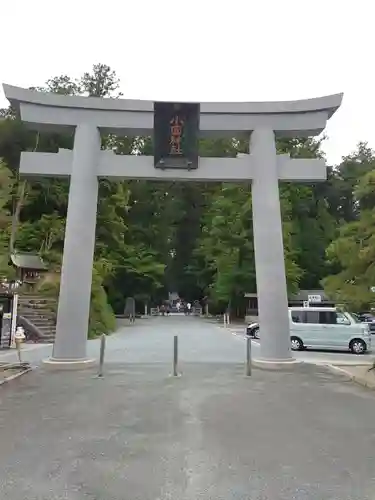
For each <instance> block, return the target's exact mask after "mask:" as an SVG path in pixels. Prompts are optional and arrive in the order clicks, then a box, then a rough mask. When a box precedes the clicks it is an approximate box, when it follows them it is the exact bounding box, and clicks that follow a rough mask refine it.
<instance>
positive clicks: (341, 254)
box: [324, 170, 375, 309]
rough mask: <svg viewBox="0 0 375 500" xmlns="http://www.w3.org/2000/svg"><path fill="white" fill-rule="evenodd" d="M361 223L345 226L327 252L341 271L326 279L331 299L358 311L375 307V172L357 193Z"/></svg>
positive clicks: (368, 174)
mask: <svg viewBox="0 0 375 500" xmlns="http://www.w3.org/2000/svg"><path fill="white" fill-rule="evenodd" d="M353 200H355V202H356V204H357V206H358V209H356V210H358V212H357V220H354V221H351V222H348V223H346V224H344V225H343V226H342V227H341V228H340V230H339V234H338V237H337V238H336V239H335V240H334V241H333V242H332V243H331V244H330V246H329V247H328V249H327V257H328V259H330V261H331V262H332V264H333V265H335V266H336V269H337V270H338V271H337V272H336V273H335V274H332V275H330V276H328V277H327V278H325V280H324V287H325V289H326V291H327V293H328V294H329V295H331V296H332V297H334V298H335V299H336V300H338V301H340V302H343V303H346V304H348V305H350V306H351V307H353V308H354V309H362V308H365V309H366V308H368V307H374V305H375V295H374V294H373V293H372V292H371V287H373V286H375V170H373V171H370V172H368V173H367V174H365V175H364V176H363V177H362V178H361V179H360V181H359V183H358V185H357V187H356V188H355V189H354V190H353Z"/></svg>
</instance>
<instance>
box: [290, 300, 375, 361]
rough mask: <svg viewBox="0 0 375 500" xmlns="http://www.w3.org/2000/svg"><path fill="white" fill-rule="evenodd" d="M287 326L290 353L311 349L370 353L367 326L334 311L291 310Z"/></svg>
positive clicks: (316, 309)
mask: <svg viewBox="0 0 375 500" xmlns="http://www.w3.org/2000/svg"><path fill="white" fill-rule="evenodd" d="M289 324H290V340H291V344H292V345H291V347H292V349H293V350H294V351H300V350H302V349H305V348H307V347H311V348H314V349H334V350H349V351H351V352H353V353H354V354H363V353H364V352H366V351H370V350H371V333H370V330H369V327H368V325H367V324H364V323H361V322H360V321H359V320H358V319H357V318H355V317H354V316H353V315H351V314H349V313H347V312H341V311H338V310H336V309H335V308H334V307H291V308H289Z"/></svg>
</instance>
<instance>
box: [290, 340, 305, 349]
mask: <svg viewBox="0 0 375 500" xmlns="http://www.w3.org/2000/svg"><path fill="white" fill-rule="evenodd" d="M290 342H291V344H292V345H291V347H292V351H302V349H303V342H302V340H301V339H300V338H299V337H291V338H290Z"/></svg>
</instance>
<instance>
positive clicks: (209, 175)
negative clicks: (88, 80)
mask: <svg viewBox="0 0 375 500" xmlns="http://www.w3.org/2000/svg"><path fill="white" fill-rule="evenodd" d="M4 90H5V94H6V96H7V98H8V99H9V100H10V102H11V104H12V105H13V106H14V107H15V109H17V110H18V111H19V113H20V115H21V118H22V120H23V121H24V122H26V123H27V124H28V125H29V126H31V127H32V128H34V129H37V130H38V129H40V130H46V129H47V130H67V129H68V130H69V129H70V130H74V131H75V140H74V148H73V151H70V150H60V151H59V152H58V153H31V152H25V153H22V155H21V164H20V174H21V175H23V176H28V177H30V176H46V177H70V190H69V203H68V213H67V222H66V230H65V243H64V257H63V266H62V273H61V285H60V298H59V306H58V318H57V328H56V339H55V345H54V351H53V357H52V358H51V359H49V360H47V361H46V362H47V364H48V365H49V366H58V367H67V368H71V367H82V366H86V365H88V364H90V363H91V362H92V361H93V360H91V359H88V358H87V353H86V345H87V329H88V321H89V307H90V292H91V280H92V265H93V255H94V246H95V226H96V214H97V198H98V178H108V179H111V180H123V179H150V180H161V181H165V180H173V181H179V180H180V181H196V182H197V181H198V182H209V181H213V182H252V203H253V228H254V248H255V267H256V275H257V295H258V305H259V317H260V324H261V356H260V360H259V362H260V363H261V364H262V365H263V366H269V367H278V366H281V365H285V364H289V363H290V362H293V358H292V356H291V352H290V339H289V322H288V300H287V288H286V279H285V264H284V246H283V237H282V224H281V214H280V201H279V188H278V183H279V181H288V182H290V181H294V182H316V181H323V180H325V179H326V167H325V164H324V161H323V160H320V159H300V158H298V159H290V158H289V155H277V154H276V148H275V135H276V134H277V135H280V136H282V137H304V136H311V135H318V134H319V133H321V132H322V130H323V129H324V127H325V125H326V122H327V119H328V118H330V116H332V114H333V113H334V112H335V111H336V110H337V108H338V107H339V106H340V103H341V100H342V95H340V94H338V95H334V96H327V97H322V98H317V99H308V100H303V101H289V102H277V103H202V104H201V114H200V127H199V128H200V132H201V135H203V136H213V137H237V136H239V135H242V136H243V135H244V134H251V136H250V151H249V154H248V155H246V154H245V155H239V157H238V158H199V165H198V168H197V169H194V170H184V169H178V170H174V169H170V170H168V169H166V170H160V169H157V168H154V159H153V157H147V156H135V155H132V156H120V155H115V154H114V153H113V152H111V151H101V150H100V132H104V133H115V134H116V133H117V134H119V135H121V134H123V135H150V134H151V133H152V131H153V106H154V104H153V102H151V101H129V100H121V99H99V98H84V97H68V96H61V95H53V94H43V93H39V92H34V91H28V90H25V89H20V88H17V87H11V86H8V85H4ZM99 131H100V132H99Z"/></svg>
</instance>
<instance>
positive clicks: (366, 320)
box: [353, 313, 375, 335]
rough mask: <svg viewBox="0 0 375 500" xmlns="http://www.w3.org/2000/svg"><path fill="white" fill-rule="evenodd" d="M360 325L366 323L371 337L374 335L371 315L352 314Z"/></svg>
mask: <svg viewBox="0 0 375 500" xmlns="http://www.w3.org/2000/svg"><path fill="white" fill-rule="evenodd" d="M353 316H355V317H356V318H358V319H359V321H360V322H361V323H367V324H368V326H369V329H370V332H371V334H372V335H375V316H374V315H373V314H371V313H358V314H353Z"/></svg>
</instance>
